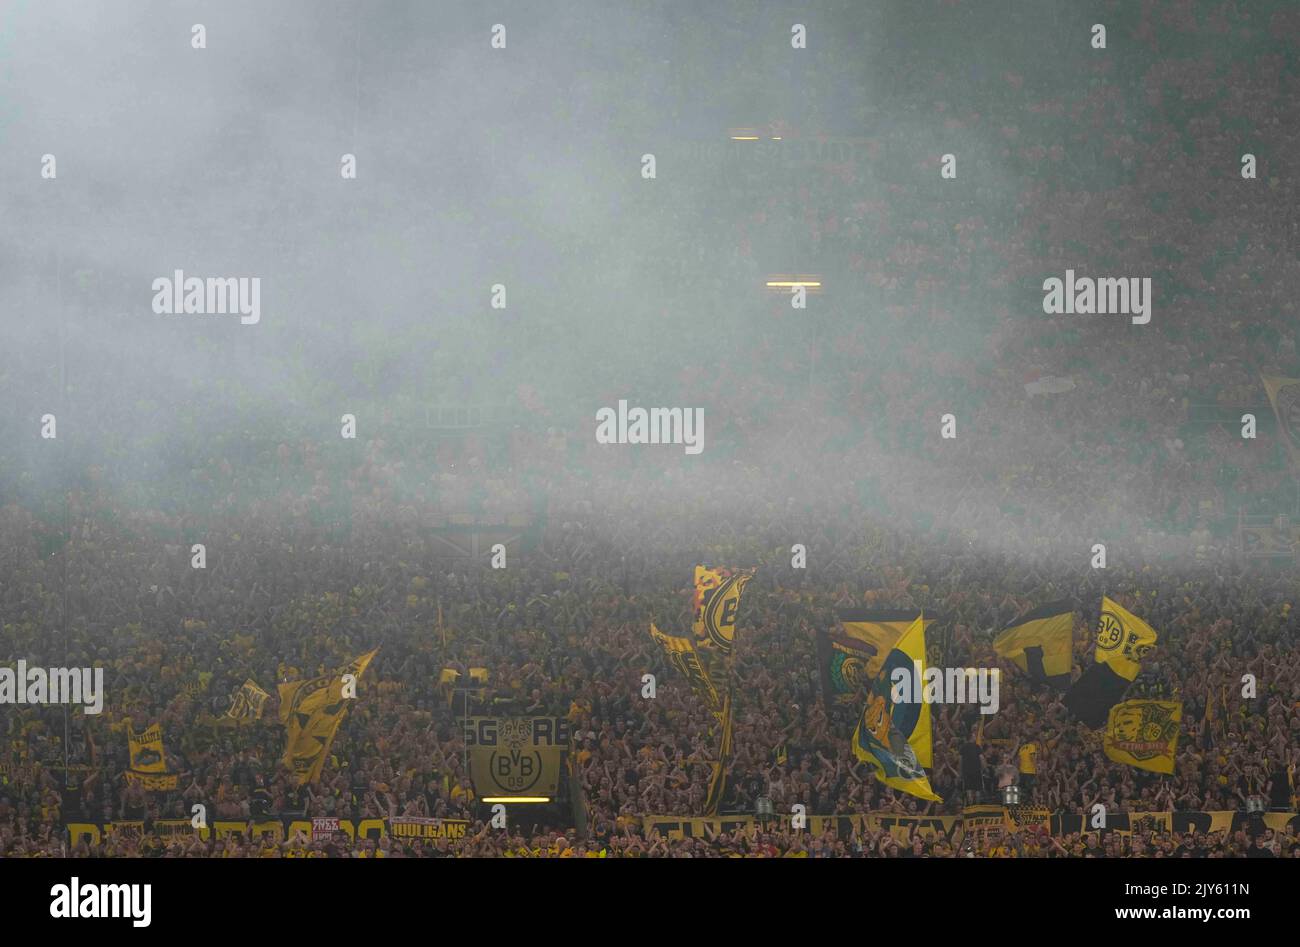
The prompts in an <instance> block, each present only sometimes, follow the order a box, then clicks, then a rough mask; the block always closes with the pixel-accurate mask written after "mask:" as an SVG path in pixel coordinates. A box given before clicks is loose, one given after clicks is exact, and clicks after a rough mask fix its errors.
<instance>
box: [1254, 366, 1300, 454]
mask: <svg viewBox="0 0 1300 947" xmlns="http://www.w3.org/2000/svg"><path fill="white" fill-rule="evenodd" d="M1260 378H1261V379H1262V380H1263V382H1264V390H1265V391H1267V392H1268V400H1269V402H1270V403H1271V404H1272V405H1273V414H1274V415H1275V416H1276V417H1277V426H1278V430H1279V431H1281V432H1282V440H1283V441H1285V442H1286V446H1287V450H1289V451H1290V452H1291V460H1292V461H1293V462H1294V463H1295V465H1296V467H1297V468H1300V378H1282V377H1281V376H1279V375H1261V376H1260Z"/></svg>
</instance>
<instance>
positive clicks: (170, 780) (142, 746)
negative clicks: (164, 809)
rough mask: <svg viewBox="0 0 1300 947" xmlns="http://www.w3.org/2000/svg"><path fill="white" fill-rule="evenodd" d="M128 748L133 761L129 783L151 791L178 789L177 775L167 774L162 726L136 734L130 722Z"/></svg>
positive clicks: (128, 774)
mask: <svg viewBox="0 0 1300 947" xmlns="http://www.w3.org/2000/svg"><path fill="white" fill-rule="evenodd" d="M126 746H127V752H128V754H129V756H130V759H131V766H130V768H129V769H128V770H127V771H126V781H127V782H128V783H130V784H131V785H133V786H140V787H141V788H143V789H149V790H169V789H175V788H176V782H177V777H176V774H175V773H168V772H167V761H166V760H165V759H164V753H163V738H162V725H161V724H157V723H155V724H154V725H153V726H151V727H149V728H147V729H146V730H145V731H144V732H143V733H136V732H135V730H133V729H132V728H131V722H130V721H129V720H128V721H127V724H126Z"/></svg>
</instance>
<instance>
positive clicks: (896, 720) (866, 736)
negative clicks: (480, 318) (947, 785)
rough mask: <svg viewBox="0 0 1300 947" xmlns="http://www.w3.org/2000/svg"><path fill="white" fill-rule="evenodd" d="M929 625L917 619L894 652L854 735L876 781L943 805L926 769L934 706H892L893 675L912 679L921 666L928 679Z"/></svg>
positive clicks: (856, 749)
mask: <svg viewBox="0 0 1300 947" xmlns="http://www.w3.org/2000/svg"><path fill="white" fill-rule="evenodd" d="M924 629H925V622H924V620H923V619H922V617H921V616H919V615H918V616H917V618H916V620H915V621H914V622H913V623H912V625H911V627H910V628H909V629H908V630H907V631H906V632H905V633H904V634H903V635H902V637H901V638H899V640H898V642H897V644H896V645H895V646H894V647H893V648H891V649H890V651H889V653H888V654H887V655H886V656H885V659H884V661H883V663H882V666H881V670H880V674H879V676H878V677H877V678H876V680H875V682H874V683H873V684H872V687H871V694H870V696H869V697H868V699H867V704H866V706H865V707H863V709H862V714H861V716H860V717H859V718H858V725H857V727H856V729H854V731H853V743H852V747H853V755H854V756H856V757H857V758H858V759H860V760H862V761H863V762H865V763H869V764H871V767H872V769H874V770H875V773H876V778H877V779H878V780H880V781H881V782H882V783H884V784H885V785H886V786H891V787H893V788H894V789H899V790H902V791H903V792H906V793H909V794H911V795H913V796H916V797H918V798H920V799H929V800H932V801H934V802H942V801H943V800H942V799H941V798H940V797H939V796H937V795H935V792H934V790H933V789H931V788H930V778H929V777H928V776H927V775H926V772H925V768H924V767H925V766H927V765H929V764H930V761H931V756H932V742H931V727H930V705H929V704H927V703H925V702H924V701H922V702H920V703H912V702H906V703H894V701H893V698H892V693H891V692H892V679H893V671H894V670H895V669H896V668H901V669H905V670H906V672H907V673H908V674H909V675H911V674H914V673H915V671H916V665H917V663H920V664H921V675H922V677H924V674H925V668H924V663H925V630H924Z"/></svg>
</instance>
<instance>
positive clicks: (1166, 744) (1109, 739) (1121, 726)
mask: <svg viewBox="0 0 1300 947" xmlns="http://www.w3.org/2000/svg"><path fill="white" fill-rule="evenodd" d="M1182 720H1183V704H1182V701H1177V700H1126V701H1124V702H1123V703H1120V704H1116V705H1115V706H1114V707H1112V708H1111V709H1110V717H1109V719H1108V720H1107V722H1106V740H1105V747H1106V755H1107V756H1108V757H1110V759H1112V760H1114V761H1115V762H1116V763H1127V764H1128V765H1129V766H1136V767H1137V768H1138V769H1147V770H1151V771H1152V772H1154V773H1173V771H1174V754H1175V752H1176V751H1177V749H1178V732H1179V729H1180V727H1181V725H1182Z"/></svg>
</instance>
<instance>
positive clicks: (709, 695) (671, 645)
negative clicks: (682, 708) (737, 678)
mask: <svg viewBox="0 0 1300 947" xmlns="http://www.w3.org/2000/svg"><path fill="white" fill-rule="evenodd" d="M650 637H651V638H653V639H654V640H655V641H657V642H659V644H660V646H661V647H662V648H663V649H664V654H665V655H667V656H668V660H669V661H670V662H671V663H672V665H673V666H674V667H676V668H677V669H678V670H679V671H681V672H682V674H684V675H686V680H687V681H689V682H690V685H691V689H692V690H694V691H695V693H696V694H698V695H699V696H700V697H702V698H704V701H705V703H707V704H708V705H709V709H710V710H712V711H713V712H714V713H719V712H720V711H721V710H722V699H721V698H720V697H719V696H718V689H717V688H716V687H715V686H714V685H713V678H712V677H710V676H709V672H708V671H707V670H706V669H705V667H704V665H703V663H702V662H701V661H700V656H699V654H698V653H697V652H696V650H695V645H694V644H692V643H691V639H690V638H679V637H677V636H676V635H667V634H664V633H663V632H662V631H660V630H659V629H658V628H656V627H655V626H654V622H651V623H650Z"/></svg>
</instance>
